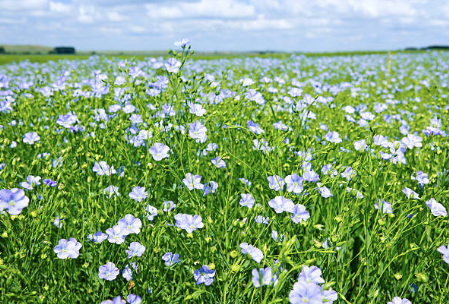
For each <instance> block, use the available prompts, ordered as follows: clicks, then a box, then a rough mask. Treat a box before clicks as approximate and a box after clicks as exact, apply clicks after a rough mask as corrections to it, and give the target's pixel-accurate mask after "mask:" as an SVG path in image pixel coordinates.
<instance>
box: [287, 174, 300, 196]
mask: <svg viewBox="0 0 449 304" xmlns="http://www.w3.org/2000/svg"><path fill="white" fill-rule="evenodd" d="M303 180H304V179H303V178H302V177H301V176H299V175H298V174H296V173H293V174H292V175H288V176H287V177H286V178H285V182H286V183H287V191H288V192H293V193H296V194H298V193H301V192H302V190H303V186H302V183H303Z"/></svg>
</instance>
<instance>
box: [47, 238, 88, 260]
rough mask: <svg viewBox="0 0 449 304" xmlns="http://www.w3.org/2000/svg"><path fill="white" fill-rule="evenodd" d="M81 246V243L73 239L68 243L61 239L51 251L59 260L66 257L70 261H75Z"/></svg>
mask: <svg viewBox="0 0 449 304" xmlns="http://www.w3.org/2000/svg"><path fill="white" fill-rule="evenodd" d="M81 246H82V245H81V243H79V242H77V240H76V239H74V238H70V239H69V240H68V241H67V240H65V239H61V240H59V243H58V245H56V247H55V248H54V250H53V251H54V252H55V253H56V254H57V255H58V258H60V259H66V258H68V257H70V258H71V259H76V258H77V257H78V256H79V250H80V248H81Z"/></svg>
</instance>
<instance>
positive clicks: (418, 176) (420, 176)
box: [411, 171, 429, 189]
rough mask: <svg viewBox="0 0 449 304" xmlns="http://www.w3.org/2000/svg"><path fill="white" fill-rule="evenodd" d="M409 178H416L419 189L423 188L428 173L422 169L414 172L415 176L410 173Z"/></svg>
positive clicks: (426, 182)
mask: <svg viewBox="0 0 449 304" xmlns="http://www.w3.org/2000/svg"><path fill="white" fill-rule="evenodd" d="M411 179H412V180H417V181H418V184H419V185H420V187H421V189H424V185H426V184H428V183H429V175H428V174H426V173H424V172H422V171H418V172H416V177H414V176H413V174H412V175H411Z"/></svg>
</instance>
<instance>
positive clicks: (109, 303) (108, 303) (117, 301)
mask: <svg viewBox="0 0 449 304" xmlns="http://www.w3.org/2000/svg"><path fill="white" fill-rule="evenodd" d="M123 303H125V301H123V300H122V298H121V297H120V296H117V297H115V298H114V299H112V300H105V301H103V302H101V303H100V304H123Z"/></svg>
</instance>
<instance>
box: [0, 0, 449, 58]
mask: <svg viewBox="0 0 449 304" xmlns="http://www.w3.org/2000/svg"><path fill="white" fill-rule="evenodd" d="M448 16H449V0H278V1H275V0H166V1H163V0H146V1H145V0H0V33H1V35H0V44H37V45H48V46H58V45H67V46H75V47H76V48H77V49H79V50H166V49H168V48H171V47H173V41H174V40H176V39H177V38H181V37H187V38H189V39H190V41H191V43H192V46H193V48H194V49H195V50H198V51H251V50H280V51H305V52H310V51H326V52H329V51H345V50H394V49H401V48H404V47H408V46H417V47H421V46H427V45H434V44H449V17H448Z"/></svg>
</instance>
